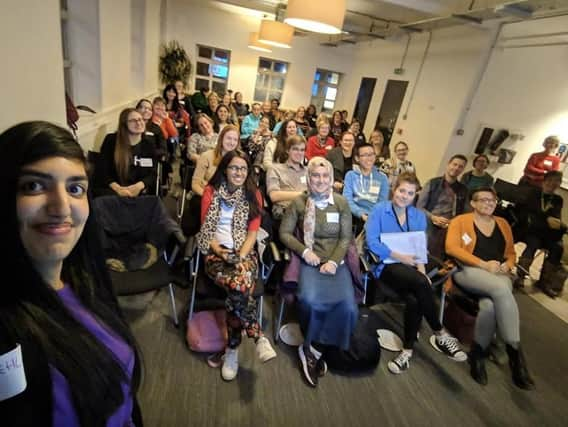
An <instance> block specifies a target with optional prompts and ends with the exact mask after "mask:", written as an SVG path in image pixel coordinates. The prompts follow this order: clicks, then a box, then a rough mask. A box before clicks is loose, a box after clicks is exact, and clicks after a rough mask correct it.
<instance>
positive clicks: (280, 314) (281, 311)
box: [274, 297, 286, 344]
mask: <svg viewBox="0 0 568 427" xmlns="http://www.w3.org/2000/svg"><path fill="white" fill-rule="evenodd" d="M285 304H286V302H285V301H284V298H282V297H280V307H279V309H278V318H277V319H276V325H274V342H275V343H276V344H278V342H280V327H281V326H282V318H283V317H284V305H285Z"/></svg>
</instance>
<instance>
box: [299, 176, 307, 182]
mask: <svg viewBox="0 0 568 427" xmlns="http://www.w3.org/2000/svg"><path fill="white" fill-rule="evenodd" d="M300 182H301V183H302V184H305V183H306V176H305V175H304V176H301V177H300Z"/></svg>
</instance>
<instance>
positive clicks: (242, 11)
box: [211, 1, 275, 19]
mask: <svg viewBox="0 0 568 427" xmlns="http://www.w3.org/2000/svg"><path fill="white" fill-rule="evenodd" d="M211 5H212V6H213V7H215V8H217V9H220V10H223V11H225V12H229V13H234V14H237V15H245V16H252V17H254V18H259V19H264V18H268V19H275V15H274V14H273V13H267V12H264V11H262V10H256V9H250V8H248V7H242V6H237V5H234V4H230V3H223V2H220V1H212V2H211Z"/></svg>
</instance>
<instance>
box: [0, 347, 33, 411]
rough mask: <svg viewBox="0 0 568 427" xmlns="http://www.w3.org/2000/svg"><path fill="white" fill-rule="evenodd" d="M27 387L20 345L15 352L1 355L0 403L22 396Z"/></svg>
mask: <svg viewBox="0 0 568 427" xmlns="http://www.w3.org/2000/svg"><path fill="white" fill-rule="evenodd" d="M27 386H28V384H27V382H26V373H25V372H24V362H23V360H22V347H21V346H20V344H18V345H17V346H16V348H15V349H14V350H11V351H9V352H8V353H5V354H0V401H2V400H6V399H9V398H10V397H13V396H16V395H18V394H20V393H21V392H23V391H24V390H25V389H26V387H27Z"/></svg>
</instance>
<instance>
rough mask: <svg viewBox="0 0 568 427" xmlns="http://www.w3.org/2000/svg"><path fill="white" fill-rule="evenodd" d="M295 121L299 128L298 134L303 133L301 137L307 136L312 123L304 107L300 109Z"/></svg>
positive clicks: (297, 111)
mask: <svg viewBox="0 0 568 427" xmlns="http://www.w3.org/2000/svg"><path fill="white" fill-rule="evenodd" d="M294 120H295V121H296V125H297V126H298V133H300V132H301V133H300V134H301V135H306V134H307V133H308V132H309V131H310V122H309V121H308V119H307V117H306V109H305V108H304V107H301V106H300V107H298V109H297V110H296V115H295V116H294Z"/></svg>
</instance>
